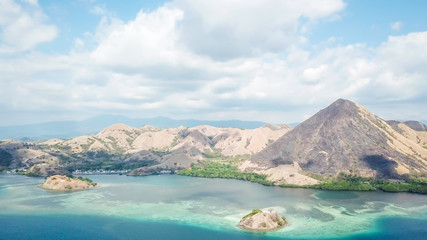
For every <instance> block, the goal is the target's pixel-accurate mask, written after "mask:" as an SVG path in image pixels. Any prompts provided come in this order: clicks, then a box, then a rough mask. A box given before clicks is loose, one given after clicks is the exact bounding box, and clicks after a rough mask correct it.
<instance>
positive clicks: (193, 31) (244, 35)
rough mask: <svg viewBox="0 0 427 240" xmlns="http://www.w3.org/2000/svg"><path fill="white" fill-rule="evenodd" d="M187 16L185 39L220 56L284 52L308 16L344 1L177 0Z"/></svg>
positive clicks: (337, 8)
mask: <svg viewBox="0 0 427 240" xmlns="http://www.w3.org/2000/svg"><path fill="white" fill-rule="evenodd" d="M168 6H172V7H176V8H179V9H182V10H183V11H184V12H185V16H184V18H183V20H182V24H181V26H180V30H181V31H182V33H181V34H182V35H181V37H182V38H181V39H180V41H181V42H182V43H183V44H185V45H186V47H187V48H189V49H191V50H192V51H193V52H195V53H197V54H200V55H207V56H209V57H211V58H213V59H217V60H228V59H232V58H236V57H248V56H256V55H262V54H264V53H265V52H275V53H277V52H280V51H283V50H286V49H288V48H289V46H291V45H293V44H295V43H298V40H299V31H300V29H301V28H302V27H303V23H304V21H306V22H311V21H317V20H319V19H321V18H325V17H328V16H331V15H333V14H335V13H337V12H339V11H340V10H342V9H343V8H344V6H345V4H344V3H343V2H342V1H341V0H321V1H309V0H302V1H292V0H283V1H275V0H252V1H245V0H238V1H228V0H220V1H209V0H207V1H189V0H176V1H174V2H172V3H171V4H170V5H168Z"/></svg>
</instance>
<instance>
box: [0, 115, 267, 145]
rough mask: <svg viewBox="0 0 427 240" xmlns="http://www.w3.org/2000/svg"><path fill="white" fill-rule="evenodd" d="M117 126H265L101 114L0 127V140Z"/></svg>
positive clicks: (82, 132)
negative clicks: (85, 117)
mask: <svg viewBox="0 0 427 240" xmlns="http://www.w3.org/2000/svg"><path fill="white" fill-rule="evenodd" d="M116 123H123V124H126V125H129V126H132V127H142V126H143V125H152V126H155V127H157V128H176V127H180V126H184V127H195V126H200V125H209V126H214V127H232V128H243V129H254V128H259V127H261V126H263V125H265V124H266V123H265V122H259V121H240V120H225V121H203V120H194V119H186V120H175V119H171V118H166V117H155V118H129V117H125V116H121V115H101V116H96V117H93V118H89V119H86V120H83V121H57V122H46V123H39V124H27V125H17V126H0V139H13V140H21V141H31V140H45V139H52V138H60V139H68V138H72V137H76V136H81V135H89V134H94V133H98V132H100V131H102V130H103V129H104V128H107V127H108V126H111V125H113V124H116Z"/></svg>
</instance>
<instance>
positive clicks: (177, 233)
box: [0, 215, 427, 240]
mask: <svg viewBox="0 0 427 240" xmlns="http://www.w3.org/2000/svg"><path fill="white" fill-rule="evenodd" d="M378 225H379V229H381V232H377V233H370V234H360V235H355V236H349V237H346V238H333V239H349V240H350V239H351V240H356V239H363V240H371V239H372V240H373V239H401V240H405V239H407V240H425V239H426V236H427V226H426V221H425V220H424V221H423V220H416V219H405V218H390V219H384V220H381V221H378ZM0 226H1V228H0V239H34V240H38V239H40V240H41V239H64V240H65V239H100V240H101V239H102V240H110V239H111V240H113V239H187V240H192V239H194V240H196V239H197V240H199V239H205V240H210V239H212V240H217V239H230V240H237V239H271V240H274V239H301V238H286V237H285V238H277V237H271V236H266V235H265V234H263V233H248V232H243V231H242V232H232V231H218V230H210V229H207V228H203V227H196V226H188V225H183V224H176V223H172V222H147V221H134V220H127V219H122V218H115V217H107V218H106V217H97V216H80V215H79V216H73V215H56V216H52V215H48V216H25V215H24V216H22V215H0ZM307 227H309V226H307ZM313 239H314V238H313Z"/></svg>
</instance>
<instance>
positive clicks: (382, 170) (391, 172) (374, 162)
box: [362, 155, 399, 178]
mask: <svg viewBox="0 0 427 240" xmlns="http://www.w3.org/2000/svg"><path fill="white" fill-rule="evenodd" d="M362 160H363V161H364V162H366V163H367V164H368V166H369V167H370V168H372V169H373V170H375V171H377V173H378V175H379V176H380V177H385V178H396V177H398V176H399V174H397V172H396V170H395V168H396V167H397V166H398V164H397V163H396V162H395V161H393V160H390V159H387V158H385V157H384V156H381V155H367V156H365V157H363V159H362Z"/></svg>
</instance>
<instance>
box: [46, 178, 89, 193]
mask: <svg viewBox="0 0 427 240" xmlns="http://www.w3.org/2000/svg"><path fill="white" fill-rule="evenodd" d="M96 185H97V183H94V182H93V181H92V180H91V179H89V178H83V177H77V178H76V177H67V176H63V175H53V176H50V177H48V178H46V180H45V182H44V183H43V185H42V186H41V188H43V189H46V190H54V191H77V190H83V189H89V188H93V187H95V186H96Z"/></svg>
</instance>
